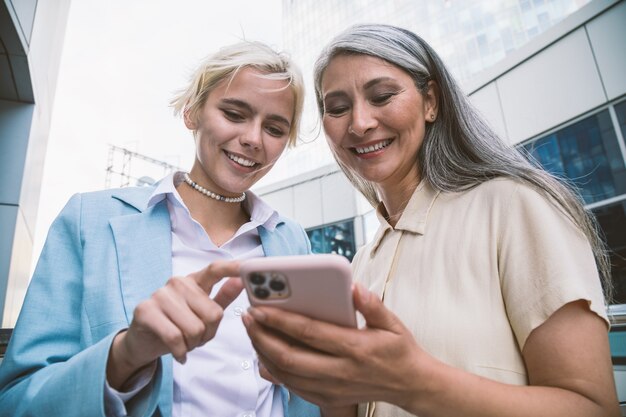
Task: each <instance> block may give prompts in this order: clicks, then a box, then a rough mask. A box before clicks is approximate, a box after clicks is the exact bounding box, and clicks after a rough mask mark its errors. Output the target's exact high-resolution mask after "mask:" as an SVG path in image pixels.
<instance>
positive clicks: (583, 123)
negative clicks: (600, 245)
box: [520, 100, 626, 304]
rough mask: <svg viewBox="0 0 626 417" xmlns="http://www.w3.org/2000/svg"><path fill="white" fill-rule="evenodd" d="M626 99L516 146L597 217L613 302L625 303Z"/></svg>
mask: <svg viewBox="0 0 626 417" xmlns="http://www.w3.org/2000/svg"><path fill="white" fill-rule="evenodd" d="M625 136H626V100H624V101H621V102H618V103H616V104H613V105H609V106H608V107H606V108H603V109H601V110H599V111H596V112H594V113H592V114H588V115H585V116H583V117H582V118H579V119H578V120H576V121H573V122H572V123H569V124H566V125H565V126H560V127H558V128H557V129H556V130H555V131H553V132H551V133H548V134H547V135H542V136H541V137H539V138H535V139H531V140H529V141H527V142H525V143H523V144H521V145H520V146H521V147H522V148H523V149H525V150H526V151H527V152H529V153H530V155H532V157H533V159H535V160H536V161H538V162H539V163H540V164H541V165H542V166H543V167H544V168H545V169H546V170H547V171H550V172H551V173H553V174H555V175H558V176H560V177H562V178H566V179H567V180H568V181H569V182H570V183H571V184H572V185H574V186H575V187H576V188H577V189H578V191H579V192H580V195H581V197H582V198H583V200H584V201H585V204H586V206H587V208H588V209H590V210H591V211H592V212H593V214H594V215H595V216H596V219H597V220H598V224H599V226H600V228H601V230H602V233H603V234H604V238H605V240H606V243H607V245H608V248H609V251H610V252H609V254H610V257H611V267H612V275H613V284H614V303H615V304H626V147H625V145H624V137H625Z"/></svg>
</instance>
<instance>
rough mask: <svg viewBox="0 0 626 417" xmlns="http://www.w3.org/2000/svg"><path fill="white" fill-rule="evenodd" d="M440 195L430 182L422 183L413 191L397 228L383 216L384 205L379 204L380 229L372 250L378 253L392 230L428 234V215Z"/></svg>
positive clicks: (377, 210) (377, 214) (377, 215)
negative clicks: (384, 238)
mask: <svg viewBox="0 0 626 417" xmlns="http://www.w3.org/2000/svg"><path fill="white" fill-rule="evenodd" d="M438 195H439V191H438V190H435V189H433V187H432V186H431V185H430V183H429V182H428V181H421V182H420V183H419V184H418V186H417V188H416V189H415V191H413V194H412V195H411V198H410V200H409V202H408V203H407V205H406V207H405V208H404V211H403V212H402V215H401V216H400V219H399V220H398V222H397V223H396V227H395V228H394V227H392V226H391V225H390V224H389V222H388V221H387V219H386V218H385V216H384V214H383V211H384V207H383V203H382V202H381V203H379V205H378V207H377V208H376V217H378V221H379V222H380V227H379V228H378V231H377V232H376V235H375V236H374V240H373V246H372V250H373V251H376V249H377V248H378V246H379V245H380V243H381V242H382V239H383V237H384V236H385V235H386V234H387V232H388V231H390V230H399V231H403V232H409V233H414V234H420V235H423V234H424V233H425V232H426V222H427V220H428V214H429V213H430V210H431V208H432V207H433V204H434V203H435V200H436V199H437V196H438Z"/></svg>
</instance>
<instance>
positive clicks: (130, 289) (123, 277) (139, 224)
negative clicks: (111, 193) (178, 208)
mask: <svg viewBox="0 0 626 417" xmlns="http://www.w3.org/2000/svg"><path fill="white" fill-rule="evenodd" d="M110 224H111V229H112V230H113V237H114V239H115V247H116V251H117V259H118V262H119V274H120V284H121V287H122V295H123V297H124V308H125V310H126V318H127V319H128V322H129V323H130V322H131V320H132V318H133V311H134V310H135V307H136V306H137V304H138V303H140V302H141V301H143V300H146V299H148V298H149V297H150V296H151V295H152V293H154V292H155V291H156V290H157V289H159V288H160V287H162V286H163V285H165V283H166V282H167V280H168V278H169V277H170V276H171V275H172V235H171V226H170V217H169V213H168V211H167V204H166V203H165V201H161V202H160V203H158V204H156V205H154V206H153V207H150V208H148V209H147V210H146V211H144V212H140V213H136V214H129V215H125V216H119V217H114V218H112V219H111V221H110Z"/></svg>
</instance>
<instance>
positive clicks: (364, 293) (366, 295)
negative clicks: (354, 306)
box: [356, 283, 370, 304]
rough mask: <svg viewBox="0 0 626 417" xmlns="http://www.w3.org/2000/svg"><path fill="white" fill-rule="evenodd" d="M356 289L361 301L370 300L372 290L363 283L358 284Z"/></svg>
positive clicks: (364, 302)
mask: <svg viewBox="0 0 626 417" xmlns="http://www.w3.org/2000/svg"><path fill="white" fill-rule="evenodd" d="M356 290H357V292H358V293H359V298H360V299H361V303H363V304H367V303H368V302H369V301H370V292H369V291H368V290H367V289H366V288H365V287H364V286H363V285H361V284H359V283H357V284H356Z"/></svg>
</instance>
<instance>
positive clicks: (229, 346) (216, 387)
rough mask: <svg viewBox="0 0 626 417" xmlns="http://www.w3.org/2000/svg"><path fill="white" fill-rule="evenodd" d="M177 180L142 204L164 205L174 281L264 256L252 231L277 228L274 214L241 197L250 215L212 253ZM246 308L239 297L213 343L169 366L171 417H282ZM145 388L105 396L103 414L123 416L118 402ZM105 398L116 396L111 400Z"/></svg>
mask: <svg viewBox="0 0 626 417" xmlns="http://www.w3.org/2000/svg"><path fill="white" fill-rule="evenodd" d="M182 178H183V177H182V173H176V174H170V175H169V176H167V177H165V178H164V179H163V180H162V181H161V182H160V183H159V184H158V185H157V187H156V189H155V190H154V193H153V194H152V196H151V197H150V200H149V202H148V207H150V206H153V205H155V204H157V203H158V202H159V201H162V200H163V199H166V200H167V201H166V202H167V208H168V211H169V214H170V220H171V224H172V274H173V275H174V276H185V275H187V274H189V273H191V272H194V271H198V270H200V269H202V268H204V267H206V266H207V265H208V264H209V263H211V262H213V261H215V260H220V259H224V260H230V259H248V258H253V257H259V256H264V253H263V248H262V246H261V240H260V237H259V233H258V231H257V227H259V226H263V227H265V228H266V229H268V230H273V229H274V228H275V227H276V224H277V222H278V213H276V211H274V210H273V209H272V208H271V207H269V206H268V205H267V204H266V203H265V202H263V201H262V200H261V199H260V198H258V197H257V196H255V195H254V194H253V193H251V192H247V193H246V194H247V197H246V200H245V202H244V204H245V207H246V209H247V210H248V212H249V213H250V221H248V222H247V223H245V224H244V225H242V226H241V227H240V228H239V230H237V232H236V233H235V234H234V235H233V237H231V238H230V240H228V241H227V242H226V243H224V244H223V245H222V246H220V247H217V246H216V245H215V244H214V243H213V242H212V241H211V239H210V237H209V236H208V235H207V233H206V232H205V230H204V229H203V227H202V226H201V225H200V224H199V223H198V222H197V221H195V220H194V219H193V218H192V217H191V215H190V213H189V210H188V209H187V207H186V206H185V204H184V203H183V201H182V199H181V197H180V195H179V194H178V192H177V191H176V186H177V185H179V184H180V183H181V182H182V180H183V179H182ZM207 198H208V197H207ZM224 204H229V203H224ZM221 285H222V283H218V284H217V285H216V286H215V287H214V288H213V290H212V292H211V297H213V296H214V295H215V294H216V293H217V291H218V290H219V288H220V287H221ZM248 306H249V301H248V297H247V295H246V294H245V292H242V293H241V294H240V295H239V297H237V299H235V300H234V301H233V302H232V303H231V304H230V305H229V306H228V307H227V308H226V309H225V310H224V317H223V319H222V322H221V323H220V325H219V328H218V330H217V333H216V335H215V337H214V338H213V339H212V340H210V341H209V342H208V343H206V344H205V345H204V346H200V347H198V348H196V349H194V350H193V351H191V352H189V353H188V354H187V362H186V363H185V364H184V365H181V364H179V363H178V362H176V361H173V364H174V365H173V377H174V398H173V408H172V415H173V417H183V416H184V417H196V416H198V417H199V416H203V417H204V416H218V415H219V416H226V415H228V416H238V417H282V416H283V406H282V399H281V395H280V391H279V390H278V389H274V386H273V385H272V384H271V383H270V382H268V381H267V380H265V379H263V378H261V376H260V375H259V367H258V360H257V356H256V353H255V351H254V348H253V347H252V343H251V342H250V339H249V338H248V335H247V333H246V330H245V328H244V326H243V323H242V321H241V315H242V313H243V312H244V311H246V309H247V308H248ZM148 382H149V381H146V378H143V379H142V380H141V381H140V382H137V383H136V385H135V386H134V387H133V389H132V390H131V392H129V393H116V392H115V390H112V389H111V391H109V392H107V395H106V396H105V397H106V401H107V412H108V413H107V414H108V415H109V414H110V415H120V414H121V415H123V414H124V413H125V411H126V410H125V407H123V402H125V401H128V399H129V398H130V397H132V395H134V394H136V393H137V392H138V391H139V390H141V389H142V388H143V387H144V386H145V385H147V383H148ZM109 389H110V388H109ZM111 392H114V393H116V398H115V399H113V398H112V396H111ZM112 402H115V403H116V404H112ZM120 406H121V408H120ZM118 413H119V414H118Z"/></svg>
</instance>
